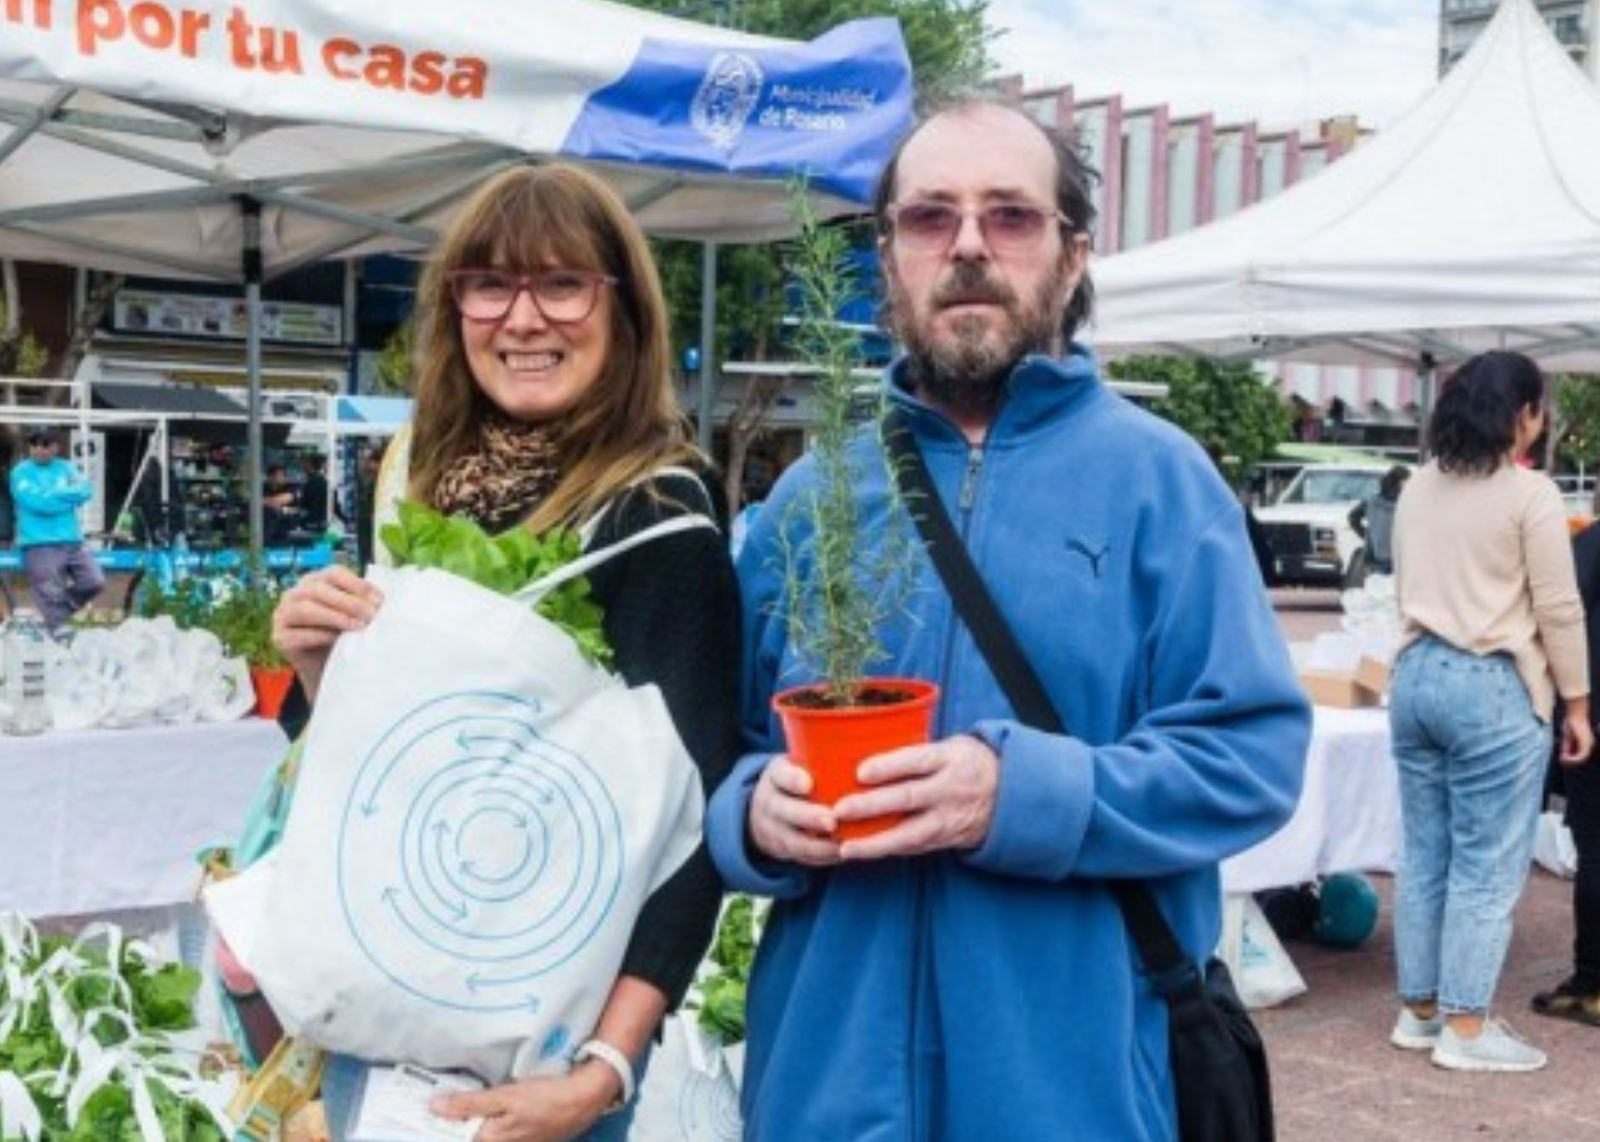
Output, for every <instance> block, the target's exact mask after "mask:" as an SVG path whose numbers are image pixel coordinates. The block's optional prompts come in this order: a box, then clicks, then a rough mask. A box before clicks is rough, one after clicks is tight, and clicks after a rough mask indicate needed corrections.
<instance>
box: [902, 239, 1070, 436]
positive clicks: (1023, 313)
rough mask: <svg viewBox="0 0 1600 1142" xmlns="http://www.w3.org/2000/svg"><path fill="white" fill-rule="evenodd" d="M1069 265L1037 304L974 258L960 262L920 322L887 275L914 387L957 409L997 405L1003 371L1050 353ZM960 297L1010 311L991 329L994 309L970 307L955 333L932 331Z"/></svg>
mask: <svg viewBox="0 0 1600 1142" xmlns="http://www.w3.org/2000/svg"><path fill="white" fill-rule="evenodd" d="M1066 288H1067V281H1066V266H1065V265H1064V264H1058V265H1057V266H1055V267H1054V268H1053V269H1052V270H1051V271H1050V273H1049V274H1048V275H1047V276H1046V277H1045V279H1044V280H1043V281H1042V282H1040V283H1039V288H1038V290H1037V291H1036V292H1035V293H1034V296H1033V298H1032V304H1031V305H1029V304H1024V303H1023V301H1022V299H1021V298H1019V297H1018V296H1017V294H1016V291H1014V290H1013V289H1011V287H1010V286H1008V285H1007V284H1006V283H1005V282H1004V281H1001V280H999V279H998V278H996V277H992V276H990V274H989V273H988V271H987V269H986V268H985V267H984V266H983V265H981V264H980V263H977V262H958V263H956V266H955V271H954V272H953V273H952V274H951V275H950V277H949V279H948V280H947V281H945V282H944V283H943V284H941V285H940V286H939V287H938V288H937V289H936V290H935V291H934V294H933V297H932V298H931V299H930V301H929V314H928V317H927V318H926V319H925V320H924V321H922V322H918V321H917V319H916V315H915V314H914V312H913V310H912V307H911V302H910V299H908V298H907V297H906V296H905V293H904V292H903V290H902V289H901V287H900V285H899V284H898V283H897V282H895V281H894V279H892V278H891V279H890V289H889V305H890V314H891V318H892V320H893V323H894V326H895V330H896V332H898V333H899V334H900V337H901V339H902V340H903V341H904V342H905V347H906V354H907V358H908V360H907V362H906V364H907V369H908V372H909V375H910V380H911V382H912V384H913V385H914V386H915V387H916V390H917V392H918V393H919V394H920V395H921V396H922V397H923V398H924V399H925V400H928V401H930V402H931V403H933V404H937V405H941V406H943V407H944V408H948V409H950V410H951V411H952V412H956V413H958V414H969V415H985V414H988V413H991V412H993V411H994V409H995V407H996V405H997V404H998V403H999V400H1000V393H1001V391H1002V389H1003V388H1004V386H1005V382H1006V378H1007V377H1009V376H1010V375H1011V371H1012V370H1013V369H1015V368H1016V367H1017V364H1018V362H1020V361H1021V360H1022V359H1023V358H1024V357H1026V356H1028V355H1029V354H1030V353H1048V352H1050V351H1051V349H1052V348H1053V347H1054V345H1055V342H1056V338H1057V336H1058V335H1059V334H1060V331H1061V315H1062V310H1063V307H1064V306H1065V305H1066V302H1067V297H1066ZM957 302H980V303H982V302H987V303H989V304H993V305H998V306H1000V307H1001V308H1002V309H1004V311H1005V315H1006V318H1007V321H1006V322H1005V323H1004V324H1003V325H1002V326H1001V327H1000V328H999V329H998V330H996V334H997V338H991V337H989V336H986V334H987V332H988V330H989V328H990V322H991V321H992V317H991V316H986V315H984V314H977V313H973V314H966V315H964V316H962V317H959V318H957V319H956V320H955V322H954V323H953V325H952V333H953V336H945V337H935V336H934V334H933V331H932V324H933V317H934V316H935V315H937V313H938V311H939V310H940V309H942V308H944V307H945V306H947V305H951V304H955V303H957Z"/></svg>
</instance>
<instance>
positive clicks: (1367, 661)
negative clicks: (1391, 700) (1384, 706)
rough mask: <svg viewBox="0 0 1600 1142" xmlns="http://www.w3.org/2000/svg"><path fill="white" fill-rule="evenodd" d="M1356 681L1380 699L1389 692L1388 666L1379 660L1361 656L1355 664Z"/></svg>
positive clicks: (1368, 655)
mask: <svg viewBox="0 0 1600 1142" xmlns="http://www.w3.org/2000/svg"><path fill="white" fill-rule="evenodd" d="M1356 681H1357V682H1359V683H1360V684H1361V685H1362V686H1364V687H1366V688H1367V689H1368V690H1371V691H1372V692H1373V693H1374V694H1377V695H1379V696H1380V697H1381V696H1382V695H1384V694H1387V693H1388V692H1389V664H1388V663H1387V662H1385V661H1384V660H1383V659H1381V658H1374V657H1373V656H1372V655H1370V654H1363V655H1362V656H1361V661H1360V662H1359V663H1357V664H1356Z"/></svg>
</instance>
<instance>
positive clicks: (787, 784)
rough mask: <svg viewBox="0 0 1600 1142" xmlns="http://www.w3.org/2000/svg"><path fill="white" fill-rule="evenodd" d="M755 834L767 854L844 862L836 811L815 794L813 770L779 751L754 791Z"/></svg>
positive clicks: (812, 862) (752, 828)
mask: <svg viewBox="0 0 1600 1142" xmlns="http://www.w3.org/2000/svg"><path fill="white" fill-rule="evenodd" d="M749 821H750V824H749V827H750V839H751V841H753V842H754V843H755V846H756V848H758V849H760V850H761V851H762V852H763V853H765V854H766V855H767V856H769V857H772V858H773V859H775V860H786V861H793V862H794V863H795V864H806V865H813V866H826V865H832V864H838V863H839V842H838V841H836V840H834V838H833V835H832V834H833V828H834V818H833V812H832V810H830V809H829V808H828V807H827V806H825V805H818V804H817V803H816V802H815V801H813V800H811V775H810V774H809V773H807V772H806V771H805V770H804V769H802V768H800V766H798V765H796V764H795V763H794V762H792V761H790V760H789V759H788V758H787V757H784V756H783V755H782V754H779V755H778V756H777V757H774V758H773V759H772V760H771V761H770V762H768V763H767V768H766V769H764V770H762V771H761V778H760V780H758V781H757V782H756V788H755V792H754V793H753V794H751V796H750V818H749Z"/></svg>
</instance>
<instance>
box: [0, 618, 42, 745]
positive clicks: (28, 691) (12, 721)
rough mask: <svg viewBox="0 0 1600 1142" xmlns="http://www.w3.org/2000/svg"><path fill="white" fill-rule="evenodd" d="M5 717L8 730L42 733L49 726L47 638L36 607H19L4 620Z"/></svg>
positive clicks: (23, 732) (9, 731)
mask: <svg viewBox="0 0 1600 1142" xmlns="http://www.w3.org/2000/svg"><path fill="white" fill-rule="evenodd" d="M4 646H5V656H6V705H8V706H10V707H11V714H10V716H9V717H8V718H7V719H6V722H5V727H4V728H5V731H6V733H8V734H42V733H44V731H45V730H47V729H49V728H50V722H51V719H50V701H49V697H48V683H49V678H48V671H49V657H48V655H49V650H50V638H49V635H48V634H47V633H46V632H45V629H44V620H43V619H41V618H40V617H39V613H38V612H37V611H33V610H28V609H26V608H19V609H18V611H17V613H16V615H15V616H14V617H13V618H12V620H11V621H10V622H9V623H7V624H6V632H5V642H4Z"/></svg>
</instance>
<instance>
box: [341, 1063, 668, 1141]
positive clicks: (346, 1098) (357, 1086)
mask: <svg viewBox="0 0 1600 1142" xmlns="http://www.w3.org/2000/svg"><path fill="white" fill-rule="evenodd" d="M648 1057H649V1052H646V1061H648ZM367 1067H368V1064H367V1063H364V1062H362V1061H361V1060H360V1059H357V1058H355V1057H354V1056H352V1055H329V1056H328V1065H327V1069H326V1070H324V1071H323V1072H322V1105H323V1109H324V1110H325V1111H326V1112H327V1116H328V1134H329V1136H330V1137H331V1138H332V1139H333V1142H344V1139H345V1136H346V1135H347V1134H348V1133H349V1127H350V1122H351V1116H352V1114H353V1113H354V1111H355V1108H356V1104H357V1102H358V1101H359V1099H360V1097H361V1092H362V1090H363V1089H364V1088H365V1086H366V1081H367ZM634 1070H635V1073H636V1074H637V1075H638V1078H639V1081H640V1082H643V1081H644V1071H645V1062H641V1063H639V1064H637V1065H636V1066H635V1068H634ZM638 1105H639V1100H638V1099H637V1098H636V1099H634V1100H633V1101H632V1102H631V1103H629V1104H628V1105H627V1106H625V1107H623V1108H622V1109H621V1110H619V1111H617V1112H616V1113H615V1114H608V1115H606V1116H605V1117H603V1118H601V1119H600V1120H599V1121H598V1122H596V1123H595V1124H594V1125H593V1126H591V1127H590V1128H589V1129H588V1130H587V1131H586V1132H584V1133H583V1134H580V1135H578V1136H577V1137H576V1138H574V1139H573V1140H572V1142H627V1138H628V1128H629V1127H631V1126H632V1125H633V1112H634V1109H635V1108H636V1107H637V1106H638Z"/></svg>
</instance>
